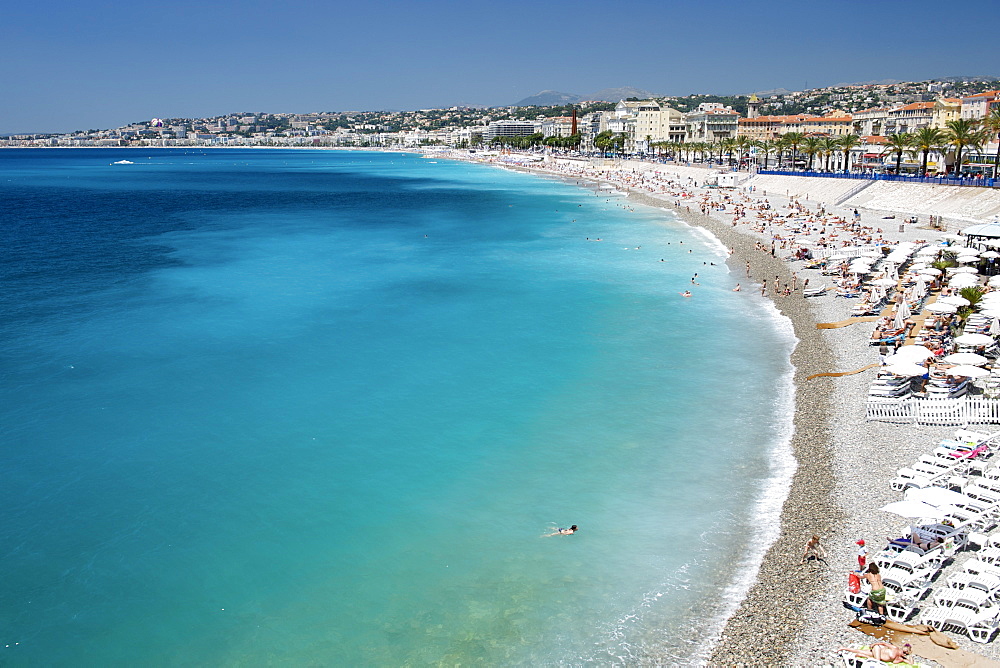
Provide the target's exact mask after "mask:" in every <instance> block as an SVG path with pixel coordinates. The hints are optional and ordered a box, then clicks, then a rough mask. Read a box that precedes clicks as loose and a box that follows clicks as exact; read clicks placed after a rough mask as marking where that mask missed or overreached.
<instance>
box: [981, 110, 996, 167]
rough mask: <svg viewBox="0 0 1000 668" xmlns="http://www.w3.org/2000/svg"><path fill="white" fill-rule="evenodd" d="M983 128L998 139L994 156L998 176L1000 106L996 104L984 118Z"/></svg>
mask: <svg viewBox="0 0 1000 668" xmlns="http://www.w3.org/2000/svg"><path fill="white" fill-rule="evenodd" d="M983 129H984V130H986V132H987V133H989V135H990V139H994V138H996V139H997V154H996V156H995V157H994V158H993V178H994V179H995V178H996V177H997V170H1000V106H994V107H993V109H992V110H991V111H990V115H989V116H987V117H986V118H984V119H983Z"/></svg>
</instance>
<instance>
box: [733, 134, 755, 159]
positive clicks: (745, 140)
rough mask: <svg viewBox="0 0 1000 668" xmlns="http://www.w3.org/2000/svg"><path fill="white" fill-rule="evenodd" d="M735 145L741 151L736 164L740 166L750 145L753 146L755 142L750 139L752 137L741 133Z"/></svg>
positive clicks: (734, 142)
mask: <svg viewBox="0 0 1000 668" xmlns="http://www.w3.org/2000/svg"><path fill="white" fill-rule="evenodd" d="M733 145H734V146H735V147H736V150H737V152H738V153H739V160H737V164H736V166H737V167H739V165H740V163H742V162H743V156H744V155H746V153H747V151H749V150H750V147H751V146H753V142H752V141H750V137H747V136H746V135H740V136H738V137H737V138H736V139H735V140H734V141H733Z"/></svg>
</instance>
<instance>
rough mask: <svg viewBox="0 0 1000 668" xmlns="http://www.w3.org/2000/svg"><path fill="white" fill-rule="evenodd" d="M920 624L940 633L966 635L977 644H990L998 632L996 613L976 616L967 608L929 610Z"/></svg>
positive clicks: (921, 616)
mask: <svg viewBox="0 0 1000 668" xmlns="http://www.w3.org/2000/svg"><path fill="white" fill-rule="evenodd" d="M920 623H921V624H927V625H928V626H932V627H934V628H935V629H937V630H938V631H951V632H952V633H964V634H966V635H968V636H969V638H971V639H972V640H974V641H976V642H981V643H985V642H989V641H990V639H991V638H992V637H993V635H994V634H995V633H996V631H997V616H996V613H995V612H994V613H992V614H990V613H986V614H982V615H977V614H975V613H974V612H973V611H972V610H969V609H967V608H959V607H955V606H953V607H950V608H937V607H935V608H928V609H925V610H923V611H921V613H920Z"/></svg>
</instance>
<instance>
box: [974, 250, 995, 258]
mask: <svg viewBox="0 0 1000 668" xmlns="http://www.w3.org/2000/svg"><path fill="white" fill-rule="evenodd" d="M979 257H984V258H986V259H987V260H995V259H997V258H998V257H1000V253H998V252H996V251H992V250H988V251H986V252H985V253H982V254H980V256H979Z"/></svg>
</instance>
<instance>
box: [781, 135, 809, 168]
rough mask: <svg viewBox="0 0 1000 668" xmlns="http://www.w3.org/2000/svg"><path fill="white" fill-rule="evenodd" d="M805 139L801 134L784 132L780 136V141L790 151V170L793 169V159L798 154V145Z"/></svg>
mask: <svg viewBox="0 0 1000 668" xmlns="http://www.w3.org/2000/svg"><path fill="white" fill-rule="evenodd" d="M805 138H806V136H805V135H804V134H802V133H801V132H786V133H785V134H783V135H782V136H781V139H782V140H783V141H784V142H785V145H786V147H788V148H791V149H792V168H793V169H794V168H795V158H796V155H797V154H798V152H799V144H801V143H802V141H803V140H804V139H805Z"/></svg>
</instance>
